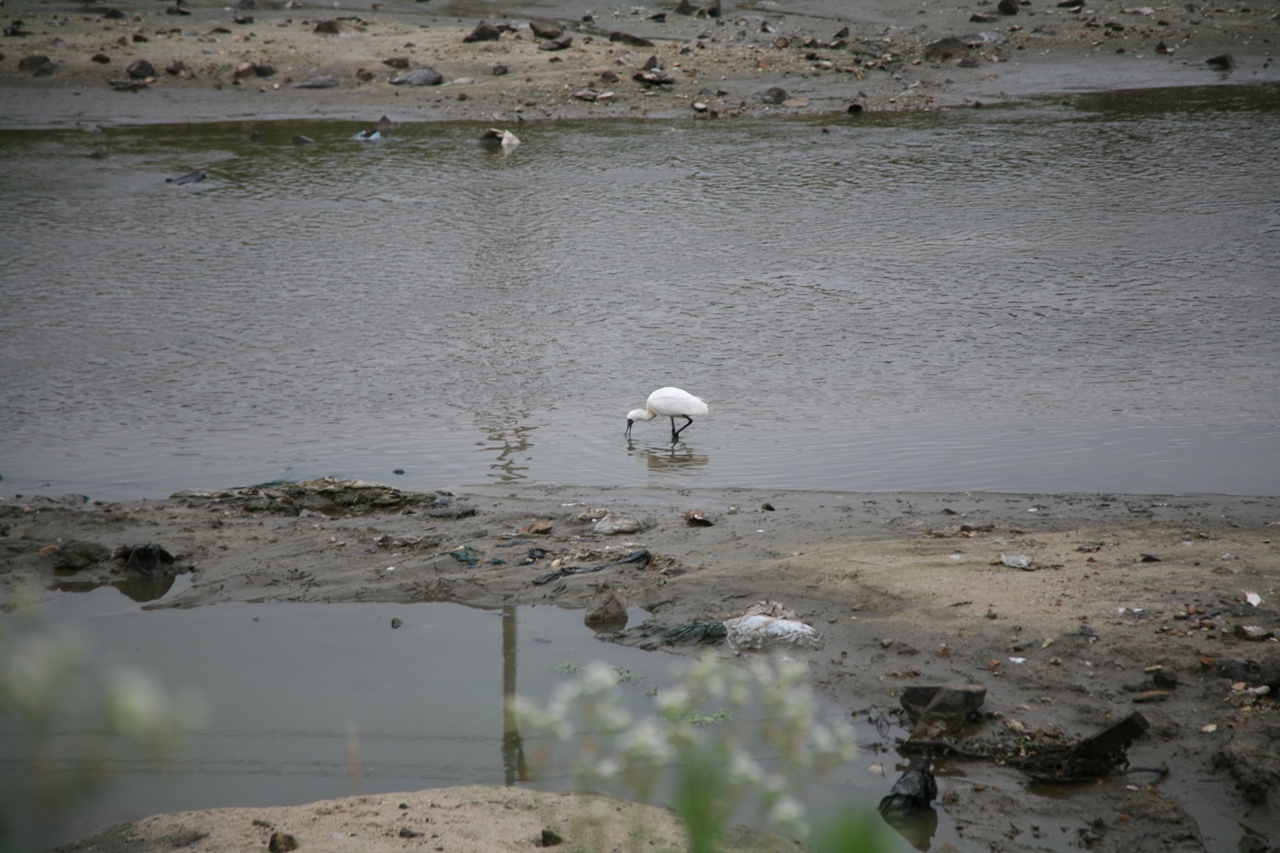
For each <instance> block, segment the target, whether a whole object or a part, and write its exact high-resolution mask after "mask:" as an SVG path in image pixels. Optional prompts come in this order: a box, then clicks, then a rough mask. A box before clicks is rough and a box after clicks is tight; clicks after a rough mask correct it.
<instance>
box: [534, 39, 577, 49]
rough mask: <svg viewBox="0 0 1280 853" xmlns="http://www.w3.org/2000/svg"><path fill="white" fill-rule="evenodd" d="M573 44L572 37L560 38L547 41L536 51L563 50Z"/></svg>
mask: <svg viewBox="0 0 1280 853" xmlns="http://www.w3.org/2000/svg"><path fill="white" fill-rule="evenodd" d="M571 44H573V36H568V35H564V36H560V37H559V38H554V39H548V40H547V41H544V42H543V43H542V44H540V45H538V50H564V49H566V48H568V47H569V46H570V45H571Z"/></svg>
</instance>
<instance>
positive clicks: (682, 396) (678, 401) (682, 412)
mask: <svg viewBox="0 0 1280 853" xmlns="http://www.w3.org/2000/svg"><path fill="white" fill-rule="evenodd" d="M709 411H711V409H709V408H708V407H707V404H706V402H705V401H703V399H702V398H701V397H695V396H693V395H692V394H690V393H689V392H688V391H684V390H682V389H680V388H659V389H658V390H657V391H654V392H653V393H652V394H650V395H649V399H648V400H646V401H645V404H644V408H643V409H633V410H632V411H630V412H627V438H630V437H631V425H632V424H633V423H635V422H636V421H651V420H653V419H654V418H656V417H658V416H659V415H661V416H663V417H667V418H671V440H672V441H675V440H676V439H678V438H679V437H680V433H681V432H683V431H684V429H685V427H687V426H689V424H691V423H693V416H694V415H699V416H701V415H705V414H706V413H707V412H709ZM676 418H684V426H682V427H680V429H676Z"/></svg>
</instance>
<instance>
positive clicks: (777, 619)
mask: <svg viewBox="0 0 1280 853" xmlns="http://www.w3.org/2000/svg"><path fill="white" fill-rule="evenodd" d="M724 627H725V630H726V631H727V632H728V641H729V646H730V647H731V648H733V649H734V650H735V651H736V650H739V649H762V648H764V647H766V646H778V645H789V646H809V647H812V648H816V647H817V646H818V645H819V644H820V643H821V642H822V636H821V635H820V634H819V633H818V632H817V631H815V630H814V629H813V628H812V627H810V626H809V625H806V624H805V623H804V622H801V621H800V619H799V617H798V615H797V614H796V612H795V611H794V610H791V609H790V608H789V607H786V606H785V605H783V604H780V603H778V602H776V601H761V602H759V603H757V604H753V605H751V606H750V607H748V608H747V609H746V611H745V612H744V613H743V615H741V616H738V617H736V618H734V619H726V620H724Z"/></svg>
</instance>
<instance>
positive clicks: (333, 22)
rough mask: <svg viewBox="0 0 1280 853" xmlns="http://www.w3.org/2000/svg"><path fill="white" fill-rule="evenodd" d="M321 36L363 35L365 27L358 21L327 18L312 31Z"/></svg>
mask: <svg viewBox="0 0 1280 853" xmlns="http://www.w3.org/2000/svg"><path fill="white" fill-rule="evenodd" d="M311 31H312V32H314V33H320V34H321V35H331V36H336V35H341V34H342V33H362V32H364V31H365V28H364V25H363V24H360V23H358V22H357V21H353V20H349V19H344V18H325V19H324V20H322V21H319V22H318V23H317V24H316V25H315V27H313V28H312V30H311Z"/></svg>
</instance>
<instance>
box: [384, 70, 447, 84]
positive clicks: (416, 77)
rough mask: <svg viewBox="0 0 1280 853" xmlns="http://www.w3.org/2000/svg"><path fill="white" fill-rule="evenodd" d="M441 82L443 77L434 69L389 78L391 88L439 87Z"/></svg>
mask: <svg viewBox="0 0 1280 853" xmlns="http://www.w3.org/2000/svg"><path fill="white" fill-rule="evenodd" d="M443 82H444V75H443V74H441V73H440V72H439V71H437V70H435V69H434V68H419V69H418V70H417V71H410V72H409V73H408V74H400V75H398V76H396V77H392V78H391V85H393V86H439V85H440V84H441V83H443Z"/></svg>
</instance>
